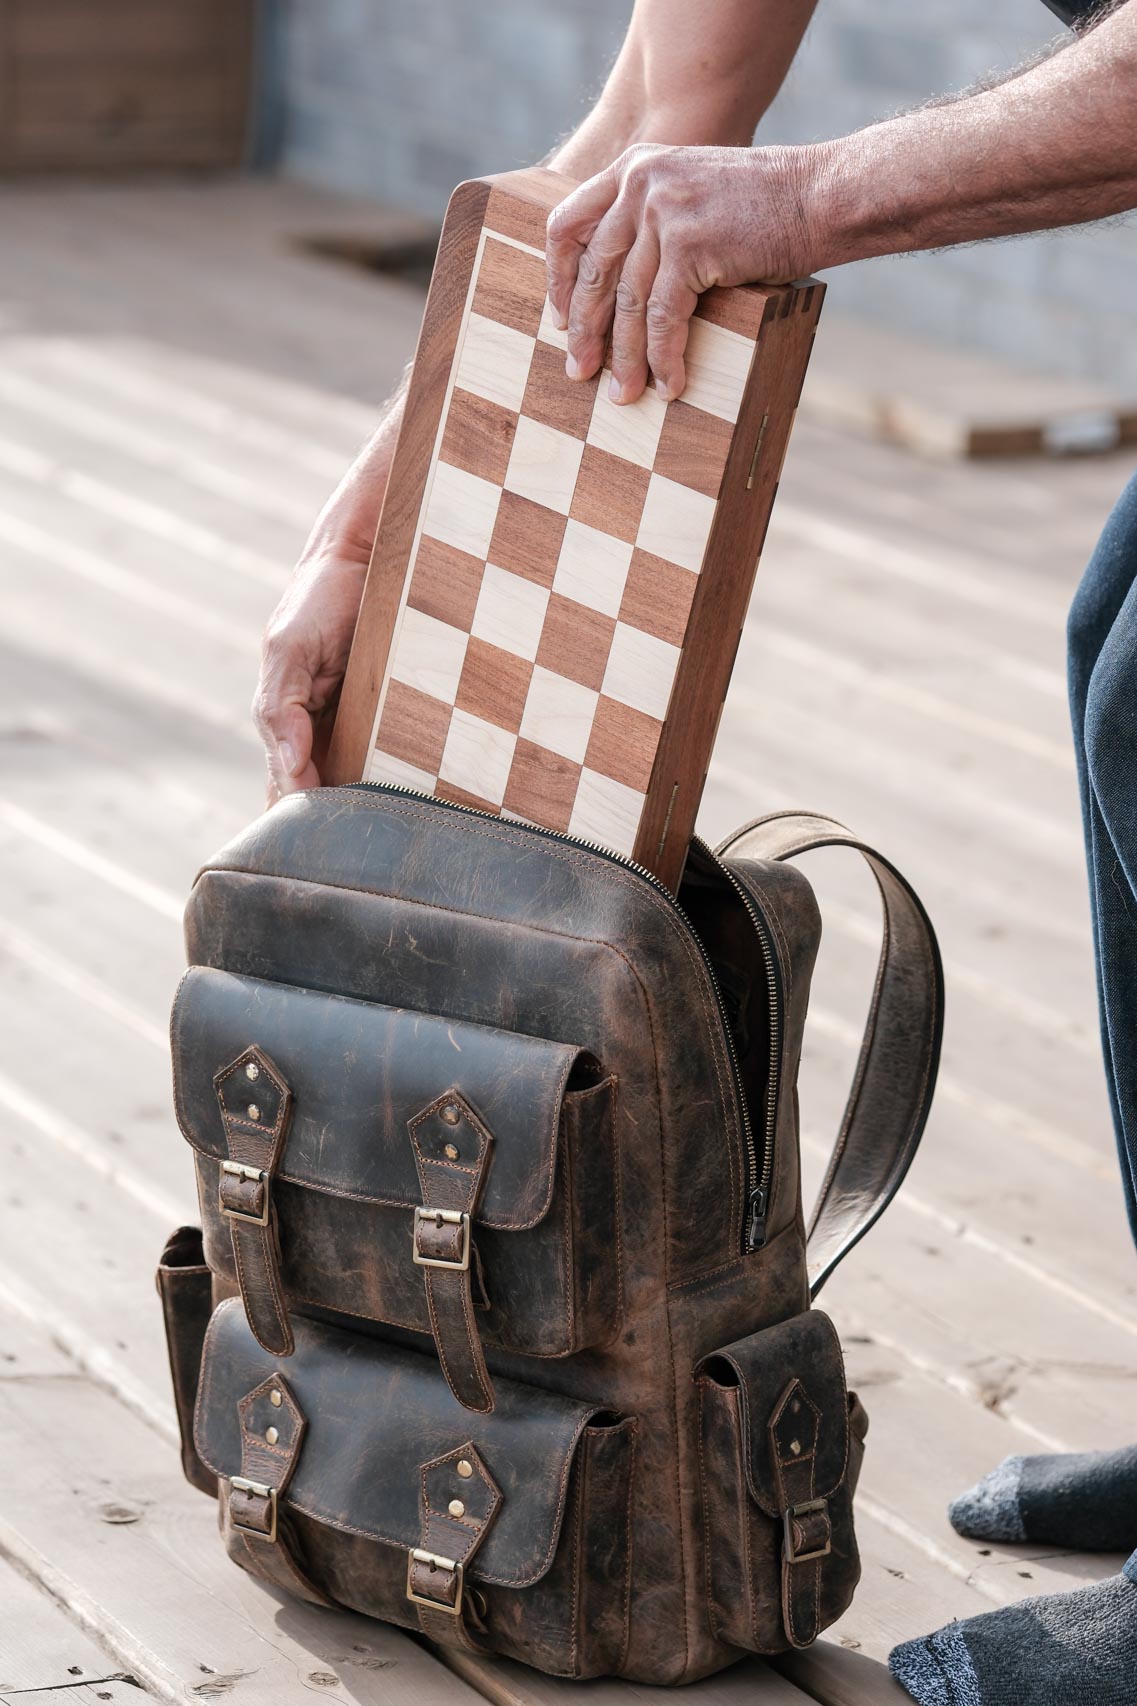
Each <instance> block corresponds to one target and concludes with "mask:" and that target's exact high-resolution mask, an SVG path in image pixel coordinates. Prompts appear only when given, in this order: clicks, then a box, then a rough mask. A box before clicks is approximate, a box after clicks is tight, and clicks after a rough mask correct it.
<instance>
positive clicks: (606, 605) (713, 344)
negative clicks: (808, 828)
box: [325, 171, 822, 884]
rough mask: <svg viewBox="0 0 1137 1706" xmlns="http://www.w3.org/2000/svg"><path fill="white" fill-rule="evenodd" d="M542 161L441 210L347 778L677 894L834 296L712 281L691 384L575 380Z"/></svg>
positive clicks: (690, 358)
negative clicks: (549, 842) (558, 319)
mask: <svg viewBox="0 0 1137 1706" xmlns="http://www.w3.org/2000/svg"><path fill="white" fill-rule="evenodd" d="M570 187H571V185H570V184H569V183H568V182H567V180H565V179H562V178H559V177H557V176H556V175H555V174H553V173H549V172H540V171H534V172H527V173H513V174H509V175H508V176H506V177H503V178H499V179H496V180H488V181H483V182H476V183H472V184H468V185H463V186H462V188H461V189H460V190H459V191H457V192H456V193H455V198H454V200H453V201H452V203H451V208H450V211H449V213H448V215H447V221H446V226H445V229H444V232H443V238H442V243H441V245H440V249H439V258H438V261H437V263H436V267H435V274H434V280H433V283H432V286H431V293H430V298H429V300H428V304H427V311H426V315H425V318H424V322H423V332H422V336H421V338H420V342H419V348H418V352H417V354H416V358H415V366H414V372H413V377H412V381H411V387H410V391H409V395H408V401H407V410H406V415H405V421H404V426H403V430H402V433H401V435H400V440H399V445H398V448H397V450H396V454H395V459H394V462H393V466H392V472H391V480H390V486H389V491H388V497H387V501H386V503H385V505H384V510H383V515H382V518H381V521H380V526H379V532H378V535H377V538H376V544H375V551H374V554H373V557H372V563H371V569H370V573H369V577H368V583H367V591H366V593H365V597H364V604H363V609H362V611H361V615H360V622H359V626H358V628H357V631H356V636H355V640H354V643H353V647H352V655H351V660H350V663H349V668H348V673H347V678H346V680H345V685H344V692H343V696H342V699H341V704H340V709H339V712H338V715H337V719H336V726H335V730H334V733H333V737H332V744H331V749H330V752H329V756H328V763H327V765H326V766H325V771H326V779H327V780H329V781H343V780H349V779H350V780H359V779H361V778H362V779H365V780H370V781H381V782H389V783H394V784H396V785H398V786H402V787H407V788H413V789H417V790H419V791H421V792H423V793H427V794H433V795H435V796H436V797H438V798H441V799H446V800H451V801H455V802H457V803H459V804H462V805H468V806H473V807H476V808H478V809H480V810H483V811H486V812H491V813H495V814H498V815H501V816H503V817H510V818H515V819H520V820H522V821H525V822H530V823H537V824H540V825H542V826H544V827H545V828H548V829H554V830H559V831H563V832H566V833H567V834H569V835H571V836H576V837H580V838H582V839H584V840H586V841H591V842H596V843H599V844H600V845H602V846H604V847H607V848H610V849H612V850H613V851H615V852H617V853H620V854H623V855H626V856H628V857H631V858H633V859H635V860H636V861H637V862H639V863H641V864H644V865H646V866H648V867H649V868H650V869H652V870H653V871H655V872H656V873H657V874H658V875H660V876H661V877H662V878H663V880H665V881H668V882H670V883H672V884H674V883H676V882H677V881H678V876H679V873H680V870H681V868H682V861H683V857H684V855H685V851H686V847H687V843H688V841H689V838H690V835H691V832H692V829H693V826H694V818H695V812H696V810H697V807H698V801H699V795H700V793H701V791H702V784H703V779H704V777H705V774H706V768H707V763H708V761H709V757H710V749H711V745H712V742H713V738H714V731H715V728H716V726H717V721H718V715H719V711H720V709H721V705H722V700H723V695H724V693H725V690H726V685H727V682H728V680H729V676H730V669H731V665H732V663H733V659H734V652H735V649H736V647H737V643H738V638H739V633H740V630H741V625H742V620H743V617H744V615H745V609H746V604H747V601H748V599H749V594H750V589H751V585H752V582H753V576H754V570H755V567H756V562H757V557H758V553H759V550H760V547H761V542H762V538H763V536H764V534H765V528H766V523H767V521H768V519H769V513H770V508H771V505H772V503H773V498H774V493H775V491H776V486H777V479H778V473H779V471H780V466H781V459H782V455H783V453H784V450H785V445H786V442H787V439H788V435H789V430H790V424H791V421H792V416H793V411H794V408H795V406H796V403H797V399H798V395H799V393H800V389H801V383H802V379H803V378H804V374H805V366H806V362H807V360H808V356H809V349H810V345H811V342H812V337H813V331H814V327H815V325H816V320H817V314H818V312H819V310H820V304H821V295H822V287H821V286H820V285H817V284H814V283H807V284H805V285H802V286H776V287H747V288H743V289H735V290H718V289H716V290H711V291H708V292H707V293H706V294H705V295H704V296H703V297H702V298H701V299H700V302H699V306H698V309H697V310H696V313H695V316H694V318H693V320H692V322H691V327H690V336H689V339H688V344H687V351H686V368H687V387H686V390H685V391H684V393H683V396H682V398H681V399H679V400H677V401H675V402H671V403H664V402H663V401H662V399H661V398H660V397H659V396H658V395H657V393H656V392H655V391H654V389H649V390H648V391H647V392H646V393H645V394H644V395H643V397H641V398H640V399H639V400H638V401H637V402H636V403H633V404H629V405H617V404H615V403H613V402H611V400H610V399H609V396H608V379H609V374H608V372H607V370H605V371H603V372H602V373H601V374H600V375H599V376H598V377H597V378H595V379H593V380H591V381H589V382H587V383H581V382H575V381H571V380H569V379H567V378H566V377H565V371H564V366H565V349H566V340H565V334H564V333H563V332H559V331H558V330H557V329H556V327H555V325H554V323H553V320H552V317H551V314H550V311H549V307H548V303H547V300H546V296H545V261H544V247H543V243H544V226H545V219H546V217H547V214H548V211H549V209H550V208H551V207H552V206H554V205H555V204H556V202H557V201H559V200H560V199H561V198H562V196H563V195H564V194H565V193H567V190H568V189H569V188H570Z"/></svg>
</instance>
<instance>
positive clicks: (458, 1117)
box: [407, 1090, 494, 1414]
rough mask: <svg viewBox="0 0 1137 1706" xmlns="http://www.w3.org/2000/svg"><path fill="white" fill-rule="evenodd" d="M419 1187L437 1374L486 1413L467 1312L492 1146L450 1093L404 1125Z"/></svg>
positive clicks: (478, 1351)
mask: <svg viewBox="0 0 1137 1706" xmlns="http://www.w3.org/2000/svg"><path fill="white" fill-rule="evenodd" d="M407 1129H408V1131H409V1132H410V1137H411V1147H412V1148H413V1150H414V1157H415V1166H416V1167H417V1169H418V1176H419V1186H420V1189H421V1191H422V1207H421V1208H419V1209H416V1210H415V1215H414V1222H413V1228H412V1236H413V1259H414V1261H415V1262H416V1263H418V1265H419V1266H420V1267H421V1268H422V1271H423V1278H424V1281H425V1284H426V1302H427V1310H428V1313H429V1315H430V1325H431V1330H432V1331H433V1333H434V1343H435V1346H436V1348H437V1350H438V1360H439V1362H440V1363H441V1365H442V1372H443V1374H444V1375H445V1376H446V1382H447V1385H448V1386H449V1387H450V1390H451V1392H453V1394H454V1396H455V1398H457V1400H458V1402H459V1403H460V1404H462V1405H464V1406H465V1408H466V1409H467V1410H478V1411H480V1412H481V1413H482V1414H488V1412H489V1411H491V1410H492V1409H493V1407H494V1393H493V1385H492V1383H491V1381H490V1377H489V1372H488V1370H487V1369H486V1362H485V1356H484V1354H483V1352H482V1340H481V1334H480V1333H479V1331H478V1324H477V1321H476V1319H475V1317H474V1298H473V1287H472V1283H471V1272H472V1270H473V1271H475V1272H476V1256H475V1254H474V1252H473V1250H472V1233H471V1228H472V1225H473V1220H474V1213H475V1210H476V1209H477V1205H478V1198H479V1196H480V1195H481V1192H482V1187H483V1185H484V1184H485V1179H486V1173H487V1171H488V1169H489V1163H490V1157H491V1153H492V1150H493V1137H492V1134H491V1133H490V1132H489V1131H488V1130H487V1129H486V1127H485V1126H484V1125H483V1124H482V1122H481V1120H480V1119H479V1118H478V1116H477V1115H476V1114H475V1112H474V1110H473V1109H472V1108H471V1107H470V1104H469V1103H468V1102H467V1101H466V1100H465V1098H464V1097H463V1096H461V1095H460V1094H459V1093H458V1091H456V1090H448V1091H447V1092H446V1093H445V1095H442V1096H439V1097H438V1098H437V1099H436V1100H435V1101H433V1102H431V1104H430V1105H429V1107H426V1108H424V1109H423V1110H422V1112H421V1113H419V1114H416V1115H415V1116H414V1118H413V1119H411V1120H409V1121H408V1122H407Z"/></svg>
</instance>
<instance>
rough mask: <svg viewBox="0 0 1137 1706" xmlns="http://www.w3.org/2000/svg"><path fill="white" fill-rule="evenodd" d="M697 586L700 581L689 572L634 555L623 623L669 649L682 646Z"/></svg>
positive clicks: (647, 553) (645, 553)
mask: <svg viewBox="0 0 1137 1706" xmlns="http://www.w3.org/2000/svg"><path fill="white" fill-rule="evenodd" d="M698 585H699V577H698V575H696V574H693V573H692V572H691V570H690V569H682V568H680V567H679V565H678V563H668V562H665V561H664V559H663V558H662V557H653V556H652V554H651V552H650V551H633V552H632V561H631V566H630V568H629V569H628V578H627V580H626V581H625V583H624V598H623V602H622V603H621V605H620V621H621V622H626V623H627V624H628V626H629V627H631V628H640V629H642V630H643V632H644V633H645V634H654V635H655V637H656V639H658V640H666V641H667V642H668V644H669V645H672V646H681V645H682V644H683V641H684V638H685V637H686V633H687V621H688V618H689V617H690V614H691V602H692V600H693V599H694V596H695V592H696V590H697V588H698Z"/></svg>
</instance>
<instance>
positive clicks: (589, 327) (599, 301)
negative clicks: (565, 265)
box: [565, 212, 635, 379]
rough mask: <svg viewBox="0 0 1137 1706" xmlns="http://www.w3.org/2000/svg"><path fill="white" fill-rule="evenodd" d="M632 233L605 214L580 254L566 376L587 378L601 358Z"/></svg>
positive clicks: (622, 224) (623, 223)
mask: <svg viewBox="0 0 1137 1706" xmlns="http://www.w3.org/2000/svg"><path fill="white" fill-rule="evenodd" d="M634 237H635V231H634V229H630V228H629V227H628V226H627V224H626V222H625V220H624V219H623V218H618V217H617V216H616V214H615V212H613V213H610V214H607V215H606V216H605V217H604V218H603V219H602V220H601V221H600V224H599V225H598V226H597V227H596V230H595V232H594V234H593V237H592V241H591V242H590V243H589V245H588V247H587V249H586V250H585V251H584V253H583V255H581V257H580V265H579V266H578V268H577V273H576V284H575V285H574V287H573V293H572V299H571V301H570V302H569V313H568V360H567V363H566V367H565V371H566V372H567V373H568V376H569V378H570V379H591V378H592V375H593V374H594V373H595V372H596V371H597V370H598V369H599V368H600V366H601V365H602V364H603V361H604V352H605V350H606V349H607V347H608V333H609V331H610V330H611V326H612V316H613V314H614V312H615V308H616V287H617V285H618V284H619V282H620V274H621V273H622V271H623V268H624V262H625V260H626V259H627V255H628V250H629V249H630V248H631V246H632V241H633V239H634Z"/></svg>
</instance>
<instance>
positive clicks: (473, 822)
mask: <svg viewBox="0 0 1137 1706" xmlns="http://www.w3.org/2000/svg"><path fill="white" fill-rule="evenodd" d="M361 804H362V805H365V806H366V807H367V808H368V809H370V810H372V811H377V810H379V809H380V802H379V801H377V800H371V799H362V798H361V797H359V796H357V797H356V798H355V799H353V801H352V805H353V807H356V808H358V807H359V806H360V805H361ZM420 805H421V806H425V805H426V802H420ZM382 806H383V808H385V809H386V810H387V811H389V812H390V814H391V815H392V816H395V817H401V818H404V819H406V820H408V821H409V822H411V823H414V822H415V821H416V820H417V819H416V814H415V813H412V812H411V811H408V810H407V809H406V808H400V807H399V806H397V805H393V804H392V803H391V801H390V800H389V799H387V800H384V801H383V802H382ZM422 815H425V813H423V814H422ZM435 815H437V814H435ZM451 816H452V819H453V821H454V822H456V823H457V824H458V825H460V827H461V828H462V829H463V830H464V831H471V832H474V833H477V834H479V835H480V836H482V837H483V839H485V840H491V841H492V840H496V841H499V842H501V843H502V845H504V846H508V847H515V848H519V849H521V850H524V849H525V846H526V843H525V842H524V840H522V839H521V838H519V837H510V836H508V835H504V834H502V833H501V832H500V831H499V830H490V829H489V827H488V826H489V823H490V822H491V821H492V822H493V823H494V824H497V823H499V822H500V820H499V819H493V820H489V819H482V818H473V817H469V818H467V817H463V816H461V814H457V813H454V814H451ZM543 847H544V851H545V852H546V854H548V855H549V856H550V857H552V858H555V859H558V860H561V861H563V862H565V863H568V864H570V865H573V866H580V865H583V866H585V867H586V868H587V869H589V870H590V871H591V873H592V876H591V879H590V880H592V881H594V882H595V883H601V884H603V885H604V886H605V887H608V888H611V889H616V888H617V887H619V888H621V889H623V890H625V891H628V889H629V885H630V884H631V881H632V878H631V877H630V876H629V875H628V874H626V873H622V872H620V871H619V870H618V868H616V867H611V868H608V869H601V868H600V867H601V866H602V865H603V861H598V862H595V863H591V864H589V863H588V861H595V858H596V856H595V855H594V854H585V852H584V850H583V849H582V851H581V853H574V852H572V850H571V849H570V848H568V847H567V846H565V845H564V844H563V843H560V842H554V841H551V840H550V841H545V842H544V843H543ZM226 872H227V873H229V874H231V875H233V876H237V877H245V878H255V877H256V876H257V875H262V876H263V875H266V873H257V872H250V871H246V870H244V869H242V868H241V867H240V866H236V865H220V864H216V865H212V866H210V867H209V871H208V872H203V873H202V874H203V875H207V874H215V875H221V874H223V873H226ZM617 879H618V882H617ZM268 880H269V881H273V882H287V883H292V884H300V885H302V886H304V887H307V888H327V889H334V890H342V891H343V892H344V893H347V894H369V895H371V896H373V897H374V898H376V899H383V900H389V901H392V902H395V903H396V904H400V905H404V906H420V907H422V908H423V909H424V910H426V911H431V912H442V913H446V914H448V915H450V916H452V917H459V918H473V919H478V920H479V921H480V922H482V923H486V924H500V923H501V920H500V919H494V918H489V917H487V916H486V915H485V914H484V913H477V912H466V911H463V910H461V909H459V908H457V907H453V906H441V905H439V904H438V903H437V902H433V901H425V900H408V899H407V898H406V896H401V895H396V894H392V893H390V892H389V891H387V890H384V889H375V888H363V887H360V886H358V885H354V884H349V883H337V882H332V881H328V880H320V881H316V882H311V881H305V879H303V878H298V877H289V876H278V875H275V874H272V875H268ZM637 893H640V894H641V898H642V899H643V900H645V901H646V902H647V903H648V904H649V905H650V906H651V908H652V910H653V912H655V913H656V914H657V915H658V916H659V917H660V918H662V919H664V920H665V921H666V926H667V930H668V932H669V934H670V935H671V937H672V938H673V939H674V940H675V941H676V942H677V943H678V944H679V945H680V947H681V949H682V951H683V955H684V957H685V959H686V960H687V961H688V962H689V964H690V965H691V966H692V968H693V969H694V972H695V978H694V981H695V986H696V988H697V989H698V992H699V1005H700V1008H701V1010H702V1013H703V1016H704V1019H705V1021H706V1028H707V1035H708V1038H709V1041H710V1044H711V1051H710V1052H711V1062H712V1065H713V1068H714V1074H715V1080H716V1083H717V1086H718V1091H719V1098H720V1101H721V1104H722V1106H723V1108H724V1109H725V1111H726V1113H727V1120H726V1132H727V1141H728V1143H729V1144H730V1147H731V1150H732V1159H733V1162H734V1167H733V1169H732V1173H731V1200H732V1223H733V1224H732V1229H731V1230H732V1236H736V1237H739V1238H740V1237H741V1231H742V1227H741V1218H740V1216H741V1210H740V1207H739V1203H738V1180H737V1177H736V1174H737V1172H738V1170H739V1169H740V1167H741V1142H742V1134H741V1131H740V1130H739V1119H740V1110H739V1109H738V1108H737V1106H736V1105H735V1097H734V1094H733V1089H731V1091H730V1093H728V1091H727V1088H726V1080H725V1079H724V1076H723V1066H724V1063H725V1038H724V1037H723V1036H722V1034H721V1033H722V1028H723V1027H722V1023H721V1020H720V1019H719V1018H718V1015H717V1013H712V1009H711V1007H710V1005H709V1003H708V1000H707V992H706V989H705V988H704V982H705V979H706V972H705V969H704V967H703V965H702V963H701V960H700V959H699V958H698V956H697V955H696V952H695V948H694V944H693V943H691V942H690V941H689V940H688V939H687V935H686V932H685V931H684V930H683V929H681V927H680V925H679V923H678V921H677V920H676V919H675V918H674V917H673V916H672V914H671V911H670V909H669V908H668V907H667V906H666V905H665V904H664V902H663V900H662V898H661V897H660V896H659V895H657V894H656V893H655V891H654V890H653V889H652V888H651V887H650V886H649V885H648V884H646V883H640V884H639V885H638V887H637ZM521 928H523V929H527V930H533V931H536V932H537V933H539V934H542V935H547V936H556V937H558V938H560V939H561V940H562V941H569V942H581V943H586V944H587V945H589V946H591V947H597V948H600V949H603V950H604V951H605V952H608V953H611V954H613V955H615V957H616V958H617V959H619V960H620V961H621V962H622V963H623V964H624V965H625V966H626V968H627V970H628V972H629V974H630V975H631V977H632V978H633V979H634V980H635V982H636V984H637V986H638V988H639V990H640V993H641V997H642V999H643V1003H644V1007H645V1009H646V1011H647V1014H648V1024H649V1028H650V1030H651V1033H652V1047H653V1051H654V1053H655V1060H656V1068H657V1072H656V1078H657V1085H658V1066H659V1053H658V1050H657V1049H656V1048H655V1026H654V1023H653V1021H652V1015H651V1006H652V1004H651V1001H650V999H649V997H648V993H647V990H646V988H645V986H644V983H643V980H642V979H641V978H640V976H639V973H638V972H637V970H636V968H635V966H633V965H632V963H631V961H630V960H629V959H628V957H627V955H626V954H624V953H622V952H621V950H620V949H619V948H618V947H617V946H616V944H615V943H613V942H608V941H604V940H603V939H601V938H599V937H595V936H592V937H588V936H578V935H574V934H573V933H572V932H571V931H564V930H552V929H550V928H549V926H548V925H547V924H544V923H534V922H532V921H529V920H526V921H525V922H524V923H523V924H522V926H521Z"/></svg>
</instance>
